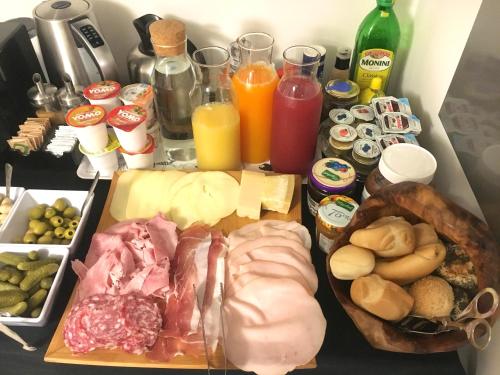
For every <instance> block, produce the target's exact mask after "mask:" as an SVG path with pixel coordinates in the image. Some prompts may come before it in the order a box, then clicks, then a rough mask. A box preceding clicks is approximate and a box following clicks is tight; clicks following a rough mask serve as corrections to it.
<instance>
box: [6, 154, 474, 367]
mask: <svg viewBox="0 0 500 375" xmlns="http://www.w3.org/2000/svg"><path fill="white" fill-rule="evenodd" d="M1 164H2V171H1V172H0V181H2V182H0V185H4V182H3V181H4V175H3V162H2V163H1ZM45 168H47V169H45ZM75 170H76V168H75V169H74V170H71V169H66V168H64V169H59V168H56V169H48V167H47V166H40V165H37V166H36V167H35V168H30V167H29V166H26V165H22V166H16V165H14V175H13V186H22V187H25V188H26V189H29V188H31V189H62V190H87V189H88V188H89V187H90V184H91V181H89V180H82V179H80V178H78V176H77V175H76V173H75ZM109 186H110V182H109V181H103V180H101V181H99V183H98V184H97V188H96V191H95V198H94V202H93V205H92V211H91V213H90V217H89V220H88V222H87V225H86V228H85V231H84V234H83V239H82V241H81V242H80V245H79V247H78V249H77V251H76V253H75V256H76V257H77V258H80V259H84V257H85V254H86V251H87V249H88V246H89V244H90V239H91V237H92V234H93V233H94V231H95V229H96V227H97V224H98V222H99V218H100V216H101V212H102V208H103V206H104V202H105V200H106V196H107V193H108V190H109ZM302 196H303V197H304V196H305V188H304V187H303V191H302ZM302 204H303V205H302V220H303V223H304V225H306V226H307V227H308V228H309V230H310V232H311V235H312V237H313V239H314V229H313V228H314V220H313V218H312V217H311V216H310V215H309V212H308V211H307V206H306V204H305V199H303V202H302ZM313 242H314V241H313ZM312 254H313V262H314V265H315V267H316V271H317V274H318V278H319V289H318V293H317V295H316V298H317V299H318V300H319V302H320V304H321V307H322V309H323V313H324V315H325V317H326V319H327V322H328V327H327V332H326V337H325V341H324V343H323V347H322V348H321V351H320V352H319V354H318V356H317V362H318V367H317V368H316V369H314V370H300V371H296V373H302V374H305V375H307V374H325V375H326V374H328V375H337V374H338V375H350V374H363V375H364V374H366V375H372V374H373V375H376V374H384V375H388V374H395V375H410V374H412V375H413V374H414V375H433V374H436V375H463V374H465V372H464V370H463V368H462V366H461V364H460V362H459V359H458V355H457V353H456V352H450V353H439V354H431V355H412V354H400V353H390V352H384V351H380V350H376V349H373V348H372V347H371V346H370V345H369V344H368V343H367V342H366V341H365V339H364V338H363V336H362V335H361V334H360V333H359V332H358V331H357V329H356V327H355V326H354V324H353V323H352V322H351V320H350V319H349V317H348V316H347V314H346V313H345V312H344V310H343V309H342V307H341V306H340V304H339V303H338V302H337V300H336V299H335V296H334V294H333V292H332V290H331V289H330V286H329V284H328V279H327V275H326V266H325V257H326V255H325V254H324V253H322V252H321V251H320V250H319V249H318V247H317V246H316V244H314V245H313V249H312ZM75 281H76V276H75V275H74V273H73V272H72V270H71V267H68V268H67V269H66V273H65V275H64V279H63V281H62V284H61V288H60V290H59V293H58V294H57V297H56V300H55V306H54V308H53V310H52V314H51V316H50V320H49V323H48V324H47V325H46V326H45V327H41V328H36V327H11V328H13V329H14V330H15V331H17V332H18V333H19V334H20V335H21V336H22V337H23V338H25V339H26V340H27V341H28V342H29V343H30V344H31V345H35V346H36V347H38V350H37V351H35V352H26V351H24V350H22V349H21V347H20V345H19V344H17V343H15V342H14V341H12V340H10V339H8V338H7V337H6V336H4V335H2V334H0V375H31V374H36V375H52V374H71V375H84V374H85V375H86V374H89V375H90V374H99V375H100V374H103V375H107V374H109V375H111V374H117V375H134V374H160V373H162V374H179V373H188V374H195V373H197V374H203V373H206V370H205V371H195V370H165V369H140V368H123V367H122V368H118V367H96V366H75V365H63V364H53V363H45V362H44V361H43V356H44V354H45V352H46V350H47V347H48V344H49V342H50V340H51V338H52V335H53V333H54V331H55V329H56V326H57V324H58V322H59V319H60V318H61V315H62V313H63V311H64V308H65V306H66V304H67V302H68V299H69V296H70V294H71V291H72V289H73V287H74V284H75ZM217 372H218V373H221V371H217ZM229 373H242V372H238V371H230V372H229Z"/></svg>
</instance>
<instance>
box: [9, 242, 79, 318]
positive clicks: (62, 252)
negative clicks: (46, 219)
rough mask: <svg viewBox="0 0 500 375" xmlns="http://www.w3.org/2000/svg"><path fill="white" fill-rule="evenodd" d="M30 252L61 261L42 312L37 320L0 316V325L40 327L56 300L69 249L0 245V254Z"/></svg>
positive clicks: (42, 257)
mask: <svg viewBox="0 0 500 375" xmlns="http://www.w3.org/2000/svg"><path fill="white" fill-rule="evenodd" d="M31 250H37V251H39V252H40V255H41V257H40V259H44V258H45V257H47V256H51V257H54V258H59V259H61V263H60V266H59V269H58V270H57V273H56V274H55V275H54V276H53V277H54V282H53V283H52V286H51V287H50V290H49V293H48V294H47V298H46V300H45V302H44V304H43V308H42V312H41V313H40V316H39V317H38V318H26V317H2V316H0V323H3V324H5V325H8V326H31V327H42V326H44V325H45V324H47V322H48V320H49V316H50V312H51V311H52V307H53V305H54V300H55V298H56V295H57V292H58V291H59V287H60V285H61V281H62V279H63V276H64V270H65V269H66V264H67V263H68V257H69V249H68V248H67V247H64V246H42V245H30V247H29V248H19V247H17V248H14V247H12V246H11V245H5V244H0V253H3V252H9V253H16V254H27V253H28V252H29V251H31ZM3 266H4V265H3V263H1V262H0V268H1V267H3Z"/></svg>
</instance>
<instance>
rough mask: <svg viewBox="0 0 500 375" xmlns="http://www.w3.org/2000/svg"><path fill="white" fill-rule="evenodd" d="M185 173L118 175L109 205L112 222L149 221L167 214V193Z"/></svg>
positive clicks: (131, 172) (134, 172)
mask: <svg viewBox="0 0 500 375" xmlns="http://www.w3.org/2000/svg"><path fill="white" fill-rule="evenodd" d="M184 175H186V172H181V171H173V170H172V171H140V170H135V171H127V172H124V173H122V174H121V175H120V177H119V178H118V181H117V185H116V189H115V193H114V194H113V199H112V201H111V207H110V213H111V216H113V217H114V218H115V219H116V220H119V221H121V220H128V219H137V218H151V217H153V216H155V215H156V214H157V213H158V212H162V213H167V212H168V211H169V210H170V200H169V191H170V188H171V187H172V186H173V185H174V183H175V182H176V181H177V180H179V179H180V178H181V177H183V176H184Z"/></svg>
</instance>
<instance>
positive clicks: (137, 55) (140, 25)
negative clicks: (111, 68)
mask: <svg viewBox="0 0 500 375" xmlns="http://www.w3.org/2000/svg"><path fill="white" fill-rule="evenodd" d="M157 20H161V17H159V16H157V15H154V14H145V15H143V16H141V17H139V18H136V19H135V20H134V21H133V22H132V23H133V25H134V27H135V29H136V30H137V34H139V38H141V41H140V42H139V44H138V45H137V46H135V47H134V48H132V49H131V50H130V52H129V54H128V56H127V67H128V75H129V78H130V82H131V83H139V82H141V83H147V84H151V75H152V74H153V69H154V66H155V53H154V51H153V46H152V45H151V34H150V33H149V25H151V23H153V22H154V21H157ZM187 51H188V54H189V56H192V55H193V52H194V51H196V46H195V45H194V44H193V43H192V42H191V41H190V40H189V39H188V40H187Z"/></svg>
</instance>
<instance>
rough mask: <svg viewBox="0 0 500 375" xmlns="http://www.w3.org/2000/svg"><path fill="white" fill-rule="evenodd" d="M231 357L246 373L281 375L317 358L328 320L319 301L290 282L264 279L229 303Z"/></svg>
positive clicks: (228, 347)
mask: <svg viewBox="0 0 500 375" xmlns="http://www.w3.org/2000/svg"><path fill="white" fill-rule="evenodd" d="M224 314H225V319H224V324H225V332H226V354H227V356H228V359H229V360H230V361H231V363H233V364H234V365H235V366H237V367H238V368H240V369H242V370H244V371H253V372H256V373H257V374H259V375H278V374H284V373H286V372H288V371H292V370H293V369H294V368H295V367H297V366H300V365H303V364H305V363H307V362H309V361H310V360H311V358H314V356H315V355H316V354H317V353H318V351H319V349H320V348H321V345H322V343H323V339H324V335H325V330H326V320H325V318H324V316H323V313H322V311H321V307H320V306H319V304H318V302H317V301H316V300H315V299H314V298H313V297H311V295H310V294H308V293H307V291H306V290H305V289H304V288H303V286H302V285H301V284H300V283H297V282H296V281H294V280H291V279H288V278H265V277H262V278H259V279H257V280H255V281H254V282H251V283H249V284H247V285H246V286H245V287H243V288H242V289H240V290H239V291H238V293H236V294H235V295H234V296H232V297H229V298H226V299H225V301H224Z"/></svg>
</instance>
